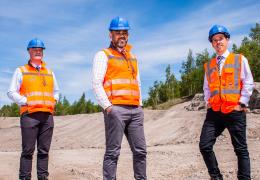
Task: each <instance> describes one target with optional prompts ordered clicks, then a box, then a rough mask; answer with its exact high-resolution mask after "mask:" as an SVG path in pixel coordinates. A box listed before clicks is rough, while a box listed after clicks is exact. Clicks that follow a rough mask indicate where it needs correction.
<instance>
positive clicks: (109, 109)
mask: <svg viewBox="0 0 260 180" xmlns="http://www.w3.org/2000/svg"><path fill="white" fill-rule="evenodd" d="M112 107H113V106H109V107H107V108H106V109H105V111H106V113H107V114H109V113H110V112H111V111H112Z"/></svg>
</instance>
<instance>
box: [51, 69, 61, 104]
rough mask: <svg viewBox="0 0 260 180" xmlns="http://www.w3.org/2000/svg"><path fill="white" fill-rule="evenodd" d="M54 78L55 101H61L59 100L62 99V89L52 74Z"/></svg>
mask: <svg viewBox="0 0 260 180" xmlns="http://www.w3.org/2000/svg"><path fill="white" fill-rule="evenodd" d="M52 76H53V85H54V92H53V94H54V99H55V100H56V101H59V98H60V88H59V85H58V83H57V79H56V77H55V74H54V72H52Z"/></svg>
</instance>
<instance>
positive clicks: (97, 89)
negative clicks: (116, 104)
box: [92, 51, 112, 109]
mask: <svg viewBox="0 0 260 180" xmlns="http://www.w3.org/2000/svg"><path fill="white" fill-rule="evenodd" d="M107 61H108V59H107V56H106V54H105V52H103V51H99V52H98V53H97V54H96V55H95V57H94V59H93V68H92V89H93V92H94V94H95V97H96V99H97V101H98V104H99V105H100V106H101V107H102V108H103V109H106V108H108V107H109V106H111V105H112V104H111V102H110V101H109V99H108V97H107V94H106V92H105V90H104V87H103V81H104V77H105V74H106V71H107Z"/></svg>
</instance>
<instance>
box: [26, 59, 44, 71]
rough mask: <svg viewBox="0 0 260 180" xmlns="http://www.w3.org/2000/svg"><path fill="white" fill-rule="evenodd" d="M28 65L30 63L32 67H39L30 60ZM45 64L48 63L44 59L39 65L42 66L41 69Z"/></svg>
mask: <svg viewBox="0 0 260 180" xmlns="http://www.w3.org/2000/svg"><path fill="white" fill-rule="evenodd" d="M28 65H29V66H32V67H34V68H36V67H37V65H36V64H34V63H32V62H31V61H30V60H29V61H28ZM45 66H46V63H45V62H44V61H42V62H41V64H40V65H38V67H40V69H41V68H42V67H45Z"/></svg>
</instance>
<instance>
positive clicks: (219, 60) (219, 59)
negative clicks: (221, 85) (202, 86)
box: [217, 56, 224, 74]
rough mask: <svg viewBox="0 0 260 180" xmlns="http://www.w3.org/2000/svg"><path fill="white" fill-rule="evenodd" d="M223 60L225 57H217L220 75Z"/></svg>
mask: <svg viewBox="0 0 260 180" xmlns="http://www.w3.org/2000/svg"><path fill="white" fill-rule="evenodd" d="M223 59H224V57H223V56H218V57H217V65H218V74H221V71H220V65H221V62H222V60H223Z"/></svg>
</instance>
